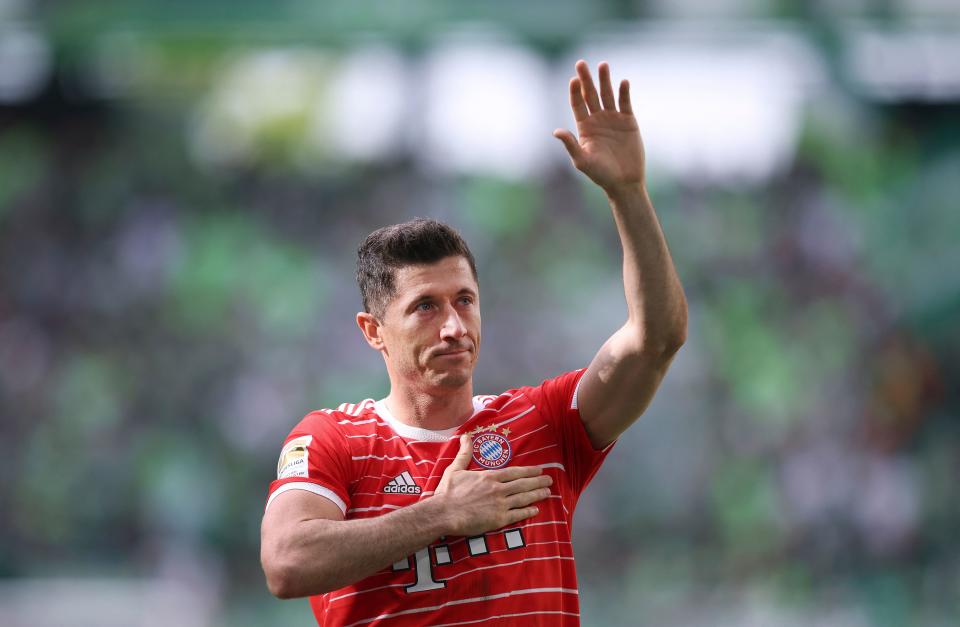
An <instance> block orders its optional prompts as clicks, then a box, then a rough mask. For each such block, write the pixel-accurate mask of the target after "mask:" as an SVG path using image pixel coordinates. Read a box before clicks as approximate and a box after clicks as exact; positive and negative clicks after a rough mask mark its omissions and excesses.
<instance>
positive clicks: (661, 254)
mask: <svg viewBox="0 0 960 627" xmlns="http://www.w3.org/2000/svg"><path fill="white" fill-rule="evenodd" d="M607 198H608V200H609V202H610V207H611V209H612V211H613V217H614V221H615V222H616V225H617V231H618V232H619V235H620V242H621V244H622V246H623V284H624V294H625V296H626V301H627V314H628V318H627V329H628V330H629V331H632V332H634V333H635V334H636V337H637V339H638V340H639V341H640V343H641V348H642V349H644V350H650V351H654V352H666V353H670V352H672V351H674V350H676V349H677V348H679V346H680V345H682V344H683V342H684V340H685V338H686V329H687V302H686V297H685V296H684V293H683V287H682V286H681V284H680V278H679V277H678V276H677V272H676V269H675V268H674V265H673V260H672V258H671V257H670V251H669V249H668V248H667V241H666V238H665V237H664V235H663V230H662V229H661V227H660V222H659V220H658V219H657V215H656V212H655V211H654V209H653V205H652V203H651V202H650V198H649V196H648V195H647V191H646V188H645V186H644V185H642V184H640V183H636V184H631V185H624V186H622V187H619V188H614V189H612V190H607Z"/></svg>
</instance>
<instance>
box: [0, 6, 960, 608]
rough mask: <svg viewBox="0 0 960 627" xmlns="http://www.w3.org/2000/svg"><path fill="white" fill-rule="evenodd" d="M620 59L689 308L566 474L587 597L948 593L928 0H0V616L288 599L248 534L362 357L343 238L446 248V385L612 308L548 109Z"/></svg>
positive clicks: (952, 9) (957, 209)
mask: <svg viewBox="0 0 960 627" xmlns="http://www.w3.org/2000/svg"><path fill="white" fill-rule="evenodd" d="M581 57H582V58H586V59H588V60H589V61H590V63H591V66H592V67H593V68H595V67H596V63H597V62H599V61H600V60H608V61H610V62H611V65H612V68H613V74H614V79H615V80H617V79H619V78H624V77H626V78H629V79H630V80H631V83H632V86H633V94H634V108H635V109H636V111H637V112H638V117H639V119H640V123H641V130H642V132H643V134H644V136H645V140H646V147H647V154H648V159H649V161H650V174H649V179H650V185H651V187H652V196H653V198H654V202H655V205H656V207H657V209H658V211H659V214H660V217H661V220H662V222H663V226H664V229H665V231H666V233H667V236H668V239H669V241H670V244H671V247H672V251H673V254H674V257H675V260H676V263H677V265H678V268H679V271H680V273H681V277H682V279H683V282H684V285H685V287H686V291H687V295H688V298H689V301H690V313H691V317H690V331H689V339H688V342H687V344H686V346H685V347H684V349H683V350H682V351H681V353H680V355H679V356H678V358H677V359H676V362H675V364H674V366H673V369H672V371H671V372H670V374H669V376H668V377H667V379H666V382H665V384H664V386H663V388H662V390H661V392H660V394H659V396H658V397H657V398H656V400H655V402H654V404H653V406H652V407H651V408H650V410H649V412H648V414H647V415H646V416H645V417H644V418H643V420H642V421H641V422H640V423H639V424H638V425H637V426H636V427H635V428H634V429H632V430H631V431H630V432H629V433H628V434H627V435H626V436H625V437H624V438H623V439H622V440H621V442H620V443H619V444H618V446H617V449H616V450H615V452H614V453H613V454H612V456H611V458H610V459H609V461H608V462H607V464H606V465H605V467H604V468H603V469H602V471H601V472H600V474H599V475H598V477H597V478H596V480H595V482H594V483H593V485H592V487H591V489H590V490H588V491H587V494H586V495H585V497H584V499H583V500H582V502H581V505H580V508H579V510H578V514H577V522H576V534H575V540H576V542H575V546H576V552H577V556H578V569H579V573H580V580H581V599H582V605H583V617H584V618H583V622H584V624H585V625H671V626H674V625H677V626H704V627H706V626H715V625H733V626H740V625H751V626H763V627H768V626H773V627H778V626H798V627H799V626H805V625H820V626H834V627H860V626H879V627H887V626H890V627H892V626H897V625H937V626H940V625H944V626H946V625H956V624H958V622H957V621H958V617H960V543H958V536H960V498H958V497H960V494H958V489H957V484H958V480H960V444H958V435H960V421H958V407H960V395H958V390H960V387H958V385H957V382H958V380H960V372H958V370H960V246H958V243H960V204H958V201H957V198H958V192H960V115H958V113H960V61H958V60H960V5H958V4H957V3H956V2H954V1H952V0H883V1H881V0H873V1H871V0H819V1H816V2H802V1H800V0H751V1H747V0H723V1H718V2H707V1H705V0H682V1H681V0H670V1H668V0H647V1H639V0H634V1H629V0H627V1H623V0H616V1H615V0H606V1H600V2H589V3H588V2H572V1H561V0H552V1H544V0H534V1H529V2H522V3H520V2H516V3H515V2H503V1H494V2H483V3H445V2H440V1H438V0H419V1H411V2H402V3H401V2H386V1H379V2H353V3H326V2H306V1H303V0H288V1H280V2H271V3H266V2H252V1H238V0H232V1H227V0H205V1H204V2H187V1H184V0H177V1H172V0H168V1H166V2H160V1H158V0H131V1H126V2H119V1H113V2H108V1H103V2H84V1H75V2H36V1H30V0H0V415H2V420H0V624H2V625H4V626H16V627H19V626H23V625H31V626H33V627H37V626H40V627H45V626H53V625H66V624H69V625H74V626H87V625H89V626H98V627H103V626H106V627H112V626H120V625H180V626H193V625H196V626H206V625H223V626H233V625H237V626H247V625H249V626H254V625H310V624H312V619H311V616H310V612H309V609H308V607H307V603H306V601H303V600H300V601H288V602H280V601H277V600H275V599H273V598H272V597H270V596H269V594H268V593H267V591H266V589H265V586H264V585H263V582H262V575H261V572H260V568H259V563H258V544H259V538H258V526H259V522H260V515H261V511H262V507H263V502H264V495H265V491H266V488H267V485H268V483H269V481H270V480H271V478H272V477H273V474H274V472H275V463H276V457H277V454H278V451H279V446H280V444H281V442H282V439H283V438H284V436H285V435H286V433H287V432H288V430H289V428H290V427H291V426H292V425H293V424H294V423H295V422H296V421H297V420H298V419H299V418H300V417H301V416H302V415H303V414H304V413H306V412H307V411H308V410H309V409H311V408H319V407H325V406H333V405H336V404H338V403H339V402H342V401H349V400H359V399H362V398H365V397H368V396H374V397H379V396H382V395H384V394H385V393H386V391H387V381H386V377H385V374H384V371H383V366H382V362H381V360H380V358H379V357H378V356H377V355H376V354H374V353H373V352H372V351H370V350H369V349H367V348H366V346H365V345H364V344H363V343H362V341H361V338H360V335H359V333H358V332H357V330H356V329H355V326H354V323H353V314H354V313H355V311H356V310H357V309H358V308H359V296H358V294H357V290H356V287H355V285H354V282H353V264H354V255H355V247H356V245H357V243H358V242H359V240H360V239H361V238H362V237H363V236H364V235H365V234H366V233H367V232H369V231H370V230H372V229H374V228H376V227H378V226H381V225H383V224H386V223H391V222H396V221H400V220H403V219H407V218H410V217H412V216H416V215H423V216H433V217H437V218H440V219H443V220H447V221H449V222H451V223H452V224H454V225H456V226H457V227H458V228H460V229H461V230H462V232H463V233H464V234H465V235H466V237H467V239H468V241H470V242H471V244H472V246H473V247H474V250H475V253H476V255H477V257H478V261H479V266H480V271H481V285H482V287H483V290H484V292H483V298H484V302H483V308H484V320H485V326H484V339H485V342H484V347H483V358H482V359H481V360H480V367H479V369H478V372H477V379H476V381H477V391H478V393H479V392H494V391H500V390H502V389H505V388H507V387H511V386H516V385H521V384H535V383H538V382H539V381H540V380H541V379H543V378H545V377H547V376H551V375H554V374H556V373H559V372H562V371H564V370H568V369H572V368H576V367H580V366H582V365H585V364H586V363H587V362H588V360H589V359H590V357H591V356H592V354H593V351H594V350H595V349H596V348H597V347H598V346H599V345H600V343H601V341H602V340H603V339H604V338H605V337H606V336H607V335H608V334H609V333H610V332H611V331H612V330H613V329H614V328H616V326H618V324H619V323H620V321H621V320H622V317H623V315H624V306H623V296H622V292H621V285H620V279H619V249H618V245H617V240H616V233H615V230H614V228H613V225H612V222H611V219H610V217H609V213H608V209H607V207H606V204H605V200H604V198H603V196H602V194H601V193H600V192H599V191H598V190H597V189H595V188H593V187H592V185H590V184H589V183H588V182H586V181H585V179H584V178H583V177H582V176H580V175H579V174H578V173H577V172H575V171H574V170H573V168H572V167H571V166H570V164H569V161H568V159H567V157H566V155H565V152H564V151H563V149H562V146H561V145H560V144H559V142H557V141H556V140H555V139H553V138H552V137H551V136H550V132H551V131H552V130H553V129H554V128H555V127H557V126H564V127H568V128H569V127H571V124H572V120H571V118H570V115H569V111H568V105H567V96H566V87H565V85H566V81H567V79H568V77H569V76H571V74H572V66H573V62H574V61H575V60H576V59H577V58H581Z"/></svg>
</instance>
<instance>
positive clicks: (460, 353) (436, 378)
mask: <svg viewBox="0 0 960 627" xmlns="http://www.w3.org/2000/svg"><path fill="white" fill-rule="evenodd" d="M395 284H396V296H395V297H394V298H393V300H392V301H391V302H390V303H389V304H388V305H387V307H386V311H385V312H384V315H383V319H382V320H376V319H374V318H373V316H372V315H371V314H359V315H358V317H357V321H358V323H360V327H361V329H363V330H364V335H365V336H366V338H367V342H369V343H370V345H371V346H373V347H374V348H376V349H377V350H380V351H381V352H382V353H383V355H384V358H385V359H386V362H387V370H388V371H389V372H390V377H391V380H396V379H397V378H399V379H400V380H402V381H404V382H406V383H409V384H413V385H414V386H415V387H417V388H421V389H438V388H458V387H460V386H462V385H464V384H466V383H468V382H469V381H470V379H471V377H472V376H473V368H474V366H475V365H476V362H477V355H478V354H479V349H480V296H479V287H478V286H477V282H476V281H475V280H474V278H473V273H472V272H471V271H470V264H469V262H468V261H467V260H466V259H465V258H463V257H447V258H446V259H441V260H440V261H438V262H436V263H432V264H424V265H414V266H406V267H404V268H401V269H399V270H397V273H396V282H395Z"/></svg>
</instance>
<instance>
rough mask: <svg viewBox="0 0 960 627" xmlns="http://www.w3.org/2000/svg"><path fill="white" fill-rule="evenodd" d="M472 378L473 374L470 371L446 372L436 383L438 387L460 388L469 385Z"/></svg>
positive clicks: (441, 374)
mask: <svg viewBox="0 0 960 627" xmlns="http://www.w3.org/2000/svg"><path fill="white" fill-rule="evenodd" d="M472 376H473V372H471V371H469V370H463V371H457V372H444V373H440V375H439V376H438V377H437V378H436V383H437V386H438V387H443V388H459V387H463V386H464V385H466V384H467V383H469V382H470V378H471V377H472Z"/></svg>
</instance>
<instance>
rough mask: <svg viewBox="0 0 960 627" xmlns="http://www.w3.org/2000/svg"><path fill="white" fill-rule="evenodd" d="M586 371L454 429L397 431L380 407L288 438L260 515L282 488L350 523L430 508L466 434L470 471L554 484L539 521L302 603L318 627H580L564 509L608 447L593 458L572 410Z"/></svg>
mask: <svg viewBox="0 0 960 627" xmlns="http://www.w3.org/2000/svg"><path fill="white" fill-rule="evenodd" d="M583 372H584V371H583V370H578V371H575V372H570V373H567V374H564V375H561V376H559V377H557V378H555V379H549V380H547V381H544V382H543V383H542V384H541V385H539V386H537V387H525V388H520V389H516V390H510V391H509V392H505V393H503V394H500V395H499V396H477V397H474V399H473V403H474V413H473V416H472V417H471V418H470V419H469V420H468V421H467V422H465V423H464V424H463V425H461V426H460V427H458V428H456V429H449V430H446V431H429V430H426V429H420V428H416V427H411V426H409V425H405V424H403V423H401V422H399V421H398V420H397V419H396V418H394V417H393V415H392V414H391V413H390V411H389V409H388V408H387V407H386V405H385V404H384V403H383V402H382V401H373V400H369V399H368V400H365V401H363V402H361V403H357V404H345V405H341V406H340V407H339V408H338V409H337V410H329V409H324V410H321V411H315V412H311V413H310V414H308V415H307V416H306V417H305V418H304V419H303V420H302V421H301V422H300V423H299V424H298V425H297V426H296V427H295V428H294V429H293V431H292V432H291V433H290V435H289V436H288V437H287V439H286V441H285V443H284V446H283V450H282V452H281V455H280V463H279V464H278V470H277V473H278V478H277V480H276V481H274V482H273V483H272V484H271V485H270V491H269V495H268V498H267V507H269V506H270V502H271V501H272V500H273V499H274V498H276V496H277V495H278V494H281V493H282V492H285V491H287V490H308V491H310V492H313V493H315V494H319V495H321V496H324V497H326V498H328V499H330V500H331V501H333V502H334V503H335V504H336V505H337V506H338V507H340V509H341V510H342V511H343V512H344V516H345V518H346V519H347V520H350V519H359V518H369V517H372V516H381V515H383V514H386V513H389V512H391V511H393V510H396V509H399V508H401V507H404V506H406V505H410V504H412V503H416V502H417V501H418V500H419V499H424V498H430V495H432V494H433V492H434V490H435V489H436V488H437V485H438V484H439V482H440V477H441V475H442V474H443V471H444V470H445V469H446V468H447V466H449V465H450V462H451V461H453V458H454V457H455V456H456V454H457V451H458V449H459V436H460V434H462V433H463V432H465V431H469V432H471V433H472V434H473V436H474V447H473V459H472V460H471V463H470V467H469V468H470V469H471V470H477V471H483V470H485V469H488V468H503V467H507V466H539V467H541V468H543V469H544V472H546V473H549V474H550V475H552V477H553V480H554V483H553V485H552V486H551V488H550V489H551V491H552V494H551V496H550V497H549V498H548V499H546V500H544V501H541V502H540V503H538V504H537V505H538V507H539V508H540V512H539V514H537V515H536V516H535V517H533V518H530V519H527V520H524V521H521V522H519V523H517V524H515V525H511V526H509V527H507V528H503V529H499V530H496V531H492V532H488V533H486V534H483V535H481V536H475V537H469V538H465V537H444V538H439V539H438V540H437V541H435V542H434V543H433V544H432V545H430V546H429V547H424V548H423V549H422V550H420V551H417V552H416V553H415V554H414V555H410V556H409V557H407V558H406V559H403V560H400V561H399V562H397V563H395V564H393V565H391V566H388V567H386V568H384V569H382V570H380V571H379V572H377V573H374V574H373V575H371V576H369V577H367V578H366V579H363V580H360V581H358V582H356V583H355V584H353V585H350V586H347V587H345V588H341V589H339V590H335V591H333V592H328V593H326V594H322V595H317V596H313V597H310V605H311V607H312V609H313V612H314V615H315V616H316V619H317V622H318V624H320V625H326V626H333V625H339V626H348V627H359V626H361V625H363V626H368V625H373V626H378V625H383V626H394V625H434V626H441V625H450V626H452V625H478V624H482V625H485V626H486V625H514V624H520V623H521V622H522V623H523V624H524V625H527V626H535V625H564V626H568V625H579V622H580V621H579V619H580V610H579V599H578V590H577V579H576V571H575V569H574V561H573V547H572V545H571V543H570V538H571V524H572V518H573V511H574V508H575V506H576V504H577V500H578V498H579V496H580V493H581V492H582V491H583V489H584V487H586V485H587V483H588V482H589V481H590V479H591V478H592V477H593V475H594V474H595V473H596V471H597V469H598V468H599V467H600V464H601V463H602V461H603V459H604V458H605V457H606V455H607V453H608V452H609V450H610V448H611V447H612V445H611V446H608V447H607V448H605V449H603V450H602V451H596V450H594V449H593V447H592V446H591V444H590V441H589V439H588V438H587V435H586V432H585V431H584V428H583V423H582V422H581V420H580V413H579V410H578V409H577V395H576V390H577V386H578V384H579V381H580V377H581V376H582V375H583Z"/></svg>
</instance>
